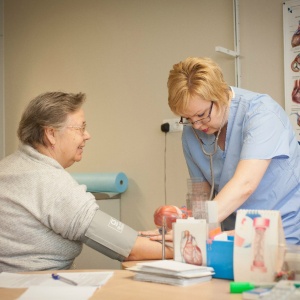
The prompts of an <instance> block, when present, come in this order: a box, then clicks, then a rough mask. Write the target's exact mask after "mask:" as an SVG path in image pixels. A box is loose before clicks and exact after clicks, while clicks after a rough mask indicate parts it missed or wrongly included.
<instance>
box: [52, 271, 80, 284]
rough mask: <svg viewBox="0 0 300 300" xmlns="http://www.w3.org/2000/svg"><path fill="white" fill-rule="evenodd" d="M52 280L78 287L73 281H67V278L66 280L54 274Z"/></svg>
mask: <svg viewBox="0 0 300 300" xmlns="http://www.w3.org/2000/svg"><path fill="white" fill-rule="evenodd" d="M52 278H53V279H54V280H60V281H62V282H65V283H67V284H71V285H78V283H77V282H75V281H73V280H71V279H68V278H66V277H62V276H60V275H58V274H55V273H54V274H52Z"/></svg>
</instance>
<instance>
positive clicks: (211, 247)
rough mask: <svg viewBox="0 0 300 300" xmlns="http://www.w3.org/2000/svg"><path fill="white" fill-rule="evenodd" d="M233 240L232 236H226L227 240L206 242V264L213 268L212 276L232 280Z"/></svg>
mask: <svg viewBox="0 0 300 300" xmlns="http://www.w3.org/2000/svg"><path fill="white" fill-rule="evenodd" d="M233 240H234V239H233V236H228V241H212V243H211V244H209V243H207V244H206V251H207V263H206V264H207V266H209V267H212V268H214V270H215V274H214V275H213V277H214V278H222V279H228V280H233Z"/></svg>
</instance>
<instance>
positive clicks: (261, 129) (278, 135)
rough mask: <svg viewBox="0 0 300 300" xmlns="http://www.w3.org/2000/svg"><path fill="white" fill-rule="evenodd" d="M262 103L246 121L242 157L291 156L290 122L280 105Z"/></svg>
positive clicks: (267, 157) (269, 157)
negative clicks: (272, 105)
mask: <svg viewBox="0 0 300 300" xmlns="http://www.w3.org/2000/svg"><path fill="white" fill-rule="evenodd" d="M272 108H273V110H270V109H269V108H268V106H266V105H264V104H262V105H261V106H260V107H259V108H257V109H256V110H255V111H254V112H252V113H251V114H249V115H248V116H247V117H246V119H245V123H244V129H243V147H242V151H241V157H240V158H241V159H272V158H286V157H288V156H289V134H290V131H289V122H288V117H287V116H286V115H284V114H285V113H284V111H283V110H282V109H281V108H280V107H278V108H274V107H272Z"/></svg>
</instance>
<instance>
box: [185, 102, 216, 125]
mask: <svg viewBox="0 0 300 300" xmlns="http://www.w3.org/2000/svg"><path fill="white" fill-rule="evenodd" d="M213 105H214V103H213V101H211V105H210V108H209V112H208V115H207V116H206V117H204V118H202V119H199V120H196V121H194V122H192V121H191V119H189V118H183V117H181V118H180V121H179V124H182V125H184V126H194V125H198V124H206V123H208V122H209V121H210V120H211V118H210V115H211V111H212V108H213ZM198 117H200V115H198Z"/></svg>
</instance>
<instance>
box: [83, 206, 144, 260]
mask: <svg viewBox="0 0 300 300" xmlns="http://www.w3.org/2000/svg"><path fill="white" fill-rule="evenodd" d="M137 235H138V233H137V231H135V230H133V229H132V228H130V227H129V226H127V225H125V224H123V223H122V222H120V221H119V220H117V219H115V218H113V217H111V216H110V215H108V214H106V213H104V212H103V211H101V210H97V211H96V213H95V216H94V218H93V219H92V222H91V224H90V226H89V228H88V229H87V231H86V233H85V234H84V237H83V238H82V239H81V240H82V242H83V243H85V244H86V245H87V246H89V247H91V248H93V249H95V250H96V251H98V252H101V253H102V254H104V255H106V256H108V257H110V258H112V259H116V260H119V261H124V259H125V258H126V257H128V256H129V254H130V252H131V249H132V248H133V245H134V243H135V241H136V238H137Z"/></svg>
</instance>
